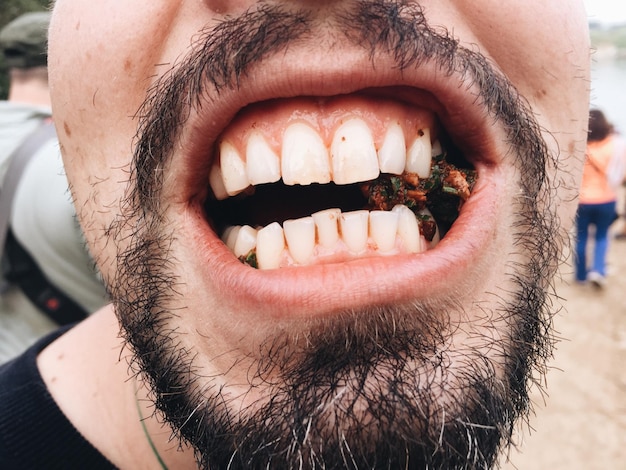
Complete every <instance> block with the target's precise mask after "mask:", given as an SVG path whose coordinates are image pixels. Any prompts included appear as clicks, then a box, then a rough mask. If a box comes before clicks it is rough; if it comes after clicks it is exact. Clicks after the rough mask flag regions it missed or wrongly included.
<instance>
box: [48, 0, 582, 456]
mask: <svg viewBox="0 0 626 470" xmlns="http://www.w3.org/2000/svg"><path fill="white" fill-rule="evenodd" d="M79 3H80V2H74V1H72V0H59V1H57V3H56V6H55V15H54V20H53V25H52V29H51V36H50V41H51V42H50V57H51V59H50V71H51V82H52V84H53V106H54V109H55V113H56V116H57V125H58V126H60V128H61V132H60V134H61V135H60V140H61V144H62V147H63V153H64V158H65V161H66V166H67V172H68V177H69V179H70V181H71V183H72V192H73V196H74V198H75V201H76V203H77V209H78V212H79V214H80V220H81V224H82V226H83V228H84V230H85V233H86V236H87V239H88V241H89V243H90V247H91V249H92V251H93V253H94V255H95V258H96V260H97V263H98V266H99V267H100V268H101V270H102V272H103V276H104V278H105V280H106V282H107V285H108V287H109V290H110V291H111V294H112V298H113V304H114V308H115V315H116V317H115V318H117V321H119V324H120V326H121V330H120V336H121V337H122V338H123V339H124V341H125V343H124V344H125V347H124V349H123V352H122V353H119V340H118V339H117V332H116V331H115V330H116V322H115V319H114V317H113V310H112V309H111V308H108V309H105V310H103V311H102V312H100V313H98V314H97V315H96V316H95V318H94V319H93V320H90V321H89V322H87V324H85V325H81V326H80V327H79V328H77V329H76V330H73V331H72V332H70V333H69V334H68V335H66V336H64V337H62V338H61V339H60V340H59V341H57V342H55V343H54V344H53V345H51V346H50V347H49V348H48V349H46V350H45V351H44V352H43V353H42V355H41V356H40V359H39V364H40V368H41V370H42V375H43V376H44V379H45V380H46V383H47V384H48V386H49V388H50V390H51V393H52V395H53V396H54V397H55V399H56V400H57V402H59V405H60V406H61V408H62V409H63V411H64V412H66V414H67V415H68V417H70V419H71V421H72V422H73V423H74V424H75V425H76V426H77V427H78V428H79V429H80V430H82V431H83V432H84V435H86V437H87V438H88V439H89V440H90V441H91V442H92V443H93V444H94V445H95V446H96V447H97V448H98V449H99V450H100V451H101V452H103V453H104V454H105V455H106V456H107V457H109V458H110V459H111V460H112V461H113V462H114V463H116V464H117V465H118V466H121V467H124V466H129V465H130V464H131V463H132V462H135V463H136V462H137V461H142V458H145V459H148V458H153V457H151V456H150V451H149V449H147V448H146V444H145V442H144V441H143V440H142V439H143V438H144V436H143V435H142V431H141V429H140V428H139V426H138V425H137V421H138V419H137V415H136V412H135V413H132V412H130V410H131V409H132V405H133V404H134V401H133V398H134V396H135V390H136V387H139V390H140V392H139V393H140V394H141V397H142V401H141V403H142V404H145V403H148V405H147V406H146V408H145V409H144V413H143V415H144V416H146V415H148V414H150V413H151V411H153V412H154V413H153V414H151V415H150V416H151V418H150V419H149V420H148V427H149V429H150V432H154V433H155V434H156V435H158V436H159V437H160V440H159V443H158V444H157V447H158V449H159V451H160V453H162V454H163V455H164V458H165V459H166V461H168V463H170V465H173V464H176V465H177V467H176V468H183V467H182V465H183V464H192V462H190V460H189V459H190V458H191V457H192V454H193V457H195V459H196V460H197V463H198V465H200V466H202V467H203V468H268V467H271V468H404V467H407V468H488V467H490V466H492V465H493V464H494V462H495V461H496V458H497V455H498V451H499V450H501V449H502V448H504V447H506V446H507V445H508V444H509V440H510V438H511V433H512V431H513V429H514V425H515V423H516V422H517V420H518V419H519V418H520V417H523V416H525V415H526V413H527V412H528V407H529V403H528V393H527V392H528V391H527V388H528V385H529V382H531V381H532V379H533V378H534V377H535V375H534V374H536V373H537V372H541V371H542V370H543V369H542V368H543V364H544V361H545V359H546V358H547V357H548V356H549V355H550V352H551V337H550V326H551V323H550V322H551V315H552V314H553V312H554V309H555V308H557V306H555V305H554V304H553V302H554V299H553V297H552V296H551V295H550V293H551V279H552V277H553V275H554V273H555V271H556V267H557V265H558V262H559V261H560V260H561V259H562V250H563V248H564V244H565V242H566V237H567V229H568V228H569V224H570V223H571V217H572V210H573V209H574V204H573V201H574V199H575V196H574V193H575V189H574V188H575V187H576V184H577V181H578V177H579V172H580V168H579V167H580V159H581V156H582V154H583V153H582V152H583V149H584V140H585V139H584V138H585V125H586V123H585V121H584V119H585V117H586V115H587V101H586V100H587V84H586V81H585V78H586V77H587V74H588V69H587V67H588V65H587V60H588V52H587V50H586V49H585V48H586V47H587V44H586V39H585V37H586V36H585V29H584V15H583V13H582V10H581V8H580V5H578V4H575V5H574V3H575V2H554V3H559V4H560V5H552V4H551V5H549V6H546V5H544V4H543V3H542V2H531V3H532V5H528V4H525V6H524V7H521V6H515V5H514V4H513V2H509V3H507V4H506V5H500V4H499V3H498V4H497V3H496V2H491V1H484V2H479V4H477V5H474V6H473V7H472V8H470V7H469V6H468V5H466V4H464V3H463V2H460V1H459V2H454V1H451V2H420V3H419V4H417V3H414V2H384V1H374V2H366V1H357V2H354V1H346V2H323V4H322V5H321V6H316V5H313V4H309V3H308V2H295V4H294V3H293V2H260V3H256V2H232V3H230V2H228V3H226V4H222V3H221V2H211V1H207V2H204V3H203V4H201V5H198V4H197V3H194V4H193V5H192V4H191V3H192V2H181V4H180V5H178V6H173V5H171V4H168V3H167V2H150V4H147V3H146V2H143V4H142V5H137V6H136V7H135V8H137V10H132V9H129V10H128V11H125V9H122V8H120V7H113V5H108V8H110V9H112V10H114V11H115V8H119V11H117V12H116V14H117V15H120V16H123V17H124V19H118V23H117V24H116V23H115V22H114V21H113V19H111V22H110V24H108V25H107V26H101V28H102V32H103V36H100V37H97V38H94V37H93V36H92V35H91V33H88V31H91V30H92V28H91V27H90V26H93V25H92V24H91V23H92V22H93V23H96V19H97V18H98V12H91V11H90V12H88V11H87V10H86V9H85V7H84V6H81V5H79ZM108 3H111V2H104V4H108ZM140 3H142V2H140ZM566 4H567V5H568V7H567V8H571V10H572V12H571V15H566V16H567V17H568V18H571V19H569V20H567V19H563V16H564V15H562V14H561V12H559V8H558V6H560V7H564V6H565V5H566ZM141 7H145V8H141ZM90 8H91V7H90ZM98 8H100V7H98ZM102 8H107V6H106V5H105V6H102ZM139 10H142V11H141V14H140V12H139ZM532 10H537V11H538V12H539V15H538V16H539V17H540V18H541V21H538V22H535V18H534V16H533V17H532V18H531V15H530V13H528V11H532ZM224 13H226V14H224ZM513 15H515V16H516V17H517V18H518V22H517V25H516V26H508V25H509V24H510V23H509V22H508V21H507V18H509V17H512V16H513ZM145 17H148V18H150V21H147V22H146V23H145V24H144V23H143V22H142V21H141V20H139V18H145ZM550 20H554V21H555V22H557V20H558V25H559V28H560V31H559V34H554V35H552V34H551V32H550V28H549V27H547V23H548V22H549V21H550ZM535 23H539V24H535ZM131 25H133V27H132V28H131V27H130V26H131ZM138 25H141V26H138ZM502 25H507V26H502ZM501 28H504V29H506V30H507V33H506V35H505V37H504V39H503V38H502V37H501V36H502V35H503V34H504V33H503V32H502V30H501ZM534 28H537V29H534ZM540 35H545V37H544V38H543V39H544V40H543V41H540V40H539V36H540ZM111 37H117V38H118V39H119V41H121V43H124V40H126V41H127V43H124V44H126V46H116V45H114V44H113V42H112V41H107V39H108V38H111ZM496 38H497V39H496ZM522 38H526V42H525V41H524V40H523V39H522ZM148 40H149V41H151V43H152V45H153V46H154V47H150V48H145V49H146V50H145V53H144V47H145V46H141V49H140V48H139V47H138V48H137V49H135V48H133V47H132V46H133V45H135V46H136V45H138V44H142V43H143V41H148ZM551 41H553V42H555V46H554V48H553V50H554V54H555V55H554V56H552V55H550V53H549V52H548V51H546V50H545V48H544V47H543V46H541V45H540V44H545V43H549V42H551ZM79 43H88V44H90V45H91V46H92V47H90V48H89V50H88V52H87V53H86V54H87V58H86V60H87V62H88V63H90V64H93V65H94V67H100V69H102V68H105V67H106V68H107V73H108V75H107V76H108V77H109V78H108V79H107V80H104V79H103V78H102V77H99V76H97V75H89V76H87V77H84V78H82V79H81V82H80V83H75V81H74V79H72V78H71V76H70V70H71V66H72V64H74V61H76V60H78V56H79V55H80V54H79V52H78V51H76V46H74V47H71V46H70V44H79ZM115 43H116V44H118V43H117V41H116V42H115ZM320 43H321V44H320ZM520 43H522V44H524V45H520ZM117 48H121V49H122V50H118V49H117ZM61 50H68V51H70V52H69V53H61V52H60V51H61ZM95 51H98V54H96V52H95ZM542 54H543V55H542ZM102 56H106V57H109V56H110V57H112V61H111V62H107V61H103V62H102V63H100V61H101V60H102V59H101V57H102ZM81 57H82V56H81ZM339 59H341V62H342V63H341V64H339V65H338V64H337V62H338V60H339ZM523 61H526V62H527V63H528V66H526V67H519V65H518V62H523ZM104 63H106V66H105V65H103V64H104ZM155 64H157V65H155ZM164 64H166V65H164ZM549 67H552V69H551V70H550V72H549V73H548V72H546V69H547V68H549ZM520 68H521V69H523V71H522V70H520ZM89 79H92V80H91V81H90V80H89ZM356 93H359V95H360V96H363V97H364V98H363V99H364V101H365V102H367V103H368V105H369V106H372V107H375V106H376V102H377V101H378V100H387V99H390V98H391V97H393V98H394V99H398V100H400V101H406V102H407V103H410V104H412V105H415V106H419V107H422V106H423V107H426V108H428V109H431V110H432V111H433V112H435V113H436V114H437V116H438V119H440V120H441V122H442V124H443V127H444V128H445V129H446V131H447V132H448V133H449V134H450V135H451V139H452V140H453V141H454V143H455V145H456V146H458V147H459V148H461V149H462V151H463V152H464V154H465V157H466V158H467V159H468V160H470V161H471V163H472V165H473V166H474V167H475V168H476V169H477V171H478V175H479V177H478V182H477V186H476V188H475V191H474V194H473V195H472V196H471V197H470V200H469V201H468V203H467V205H466V206H465V207H464V208H463V210H462V211H461V215H460V216H459V219H458V220H457V222H456V223H455V224H454V226H453V228H452V229H451V230H450V232H449V233H448V234H447V235H446V237H445V239H444V241H443V242H442V243H441V245H440V247H437V248H436V249H434V250H432V251H429V252H425V253H420V254H417V255H411V256H406V255H405V256H400V255H399V256H394V257H382V256H377V257H372V258H367V259H356V260H354V261H353V262H350V263H337V264H328V265H324V264H322V265H321V266H314V267H306V268H297V267H296V268H286V269H279V270H276V271H274V272H266V273H264V272H262V271H255V270H253V269H251V268H249V267H246V266H243V265H241V263H239V261H237V260H236V259H235V258H234V256H233V255H232V253H230V252H229V251H228V250H227V249H226V248H225V247H224V245H223V243H221V241H219V238H218V235H217V234H215V233H213V231H212V229H211V227H212V221H211V214H210V213H206V212H205V210H204V207H205V206H204V202H205V200H206V198H207V197H209V196H208V193H209V190H208V184H207V181H208V173H209V168H210V163H211V159H212V158H215V157H214V156H213V153H214V150H213V149H214V143H215V141H216V140H217V139H218V137H219V135H220V134H221V133H222V131H223V130H224V129H225V128H226V127H227V126H228V122H229V120H230V119H231V118H232V117H234V116H235V115H236V113H238V112H240V110H245V109H246V108H247V106H248V105H249V104H251V103H262V102H263V101H268V100H272V99H276V98H281V99H286V100H288V99H289V98H296V97H298V96H324V97H332V96H339V95H349V94H356ZM572 96H577V97H578V98H579V99H571V97H572ZM295 102H296V100H295V99H294V103H295ZM70 104H71V109H70ZM256 109H260V110H261V111H255V112H256V113H258V119H259V120H262V119H263V112H262V106H257V107H256ZM564 116H566V117H564ZM59 123H61V124H59ZM131 151H132V152H131ZM131 153H132V157H131ZM294 191H297V188H294ZM276 204H277V205H279V204H280V201H277V202H276ZM94 325H99V326H100V327H101V328H100V329H99V328H98V327H96V326H94ZM103 325H106V327H104V326H103ZM98 330H99V331H101V332H102V333H100V334H101V336H100V338H99V339H98V341H94V342H92V343H90V342H89V339H88V338H89V335H91V334H95V332H96V331H98ZM77 345H80V346H81V347H82V348H83V349H81V350H84V351H85V357H89V358H90V359H91V360H92V362H91V364H99V365H100V366H102V365H104V364H107V361H109V360H111V358H112V357H115V358H117V357H120V354H121V355H122V357H123V358H124V359H128V360H129V361H130V362H131V370H132V372H133V373H134V375H133V379H132V380H131V381H129V380H127V379H126V380H125V377H127V376H126V374H127V372H128V371H127V370H126V365H125V364H126V362H125V361H124V360H123V361H121V364H122V365H121V366H120V365H112V364H110V363H108V364H109V365H106V366H104V367H101V368H100V369H99V372H100V373H101V374H103V377H107V376H108V377H109V378H110V379H111V380H113V381H114V382H119V383H124V386H123V387H121V388H120V389H119V390H118V391H112V390H110V387H107V386H106V385H105V384H104V382H105V381H104V380H103V379H100V381H101V382H102V384H101V385H99V386H95V387H94V389H89V386H88V385H81V386H79V389H80V390H79V391H80V392H83V393H90V392H91V396H95V395H97V396H98V398H97V399H96V400H95V402H96V403H98V404H101V405H105V406H106V409H113V410H117V411H113V412H112V413H111V416H112V417H109V418H108V419H105V420H104V421H103V422H104V423H105V424H107V425H105V426H100V427H95V426H94V425H93V424H90V423H89V420H87V419H85V416H91V417H92V418H95V417H96V416H98V415H99V414H101V413H102V412H98V411H96V409H102V407H101V406H96V405H95V404H94V405H91V404H89V403H87V404H85V403H83V404H81V405H80V406H82V407H85V409H82V410H77V409H76V406H77V405H74V404H72V403H70V400H69V399H68V396H69V395H71V394H72V393H73V394H76V390H74V389H73V388H71V387H70V386H69V385H67V384H68V383H69V381H67V382H66V381H64V380H63V379H62V378H60V377H62V376H64V375H65V376H71V375H73V374H78V376H82V377H93V376H94V371H93V367H91V366H90V365H86V364H90V363H89V361H86V362H85V363H84V364H83V365H82V366H81V367H80V369H76V368H72V367H70V365H72V364H71V363H70V364H69V365H68V362H67V361H66V362H63V363H61V361H60V360H59V357H61V356H63V353H64V352H66V353H67V354H68V355H69V354H70V353H69V351H71V350H72V349H71V348H75V347H76V346H77ZM105 350H106V354H105V353H100V352H99V351H105ZM131 354H132V356H131ZM70 361H75V360H74V359H70ZM73 365H75V364H73ZM78 371H79V372H78ZM135 380H136V381H137V384H135ZM85 382H86V383H88V382H89V381H88V380H86V381H85ZM94 390H95V391H94ZM144 397H147V399H149V400H151V401H153V402H154V404H155V408H154V409H152V408H151V406H150V405H149V403H150V401H148V400H147V399H146V400H144V399H143V398H144ZM94 414H95V416H94ZM116 415H118V416H119V415H124V417H117V418H116V417H115V416H116ZM159 422H163V423H164V424H163V429H162V430H160V429H159V427H158V423H159ZM129 423H135V424H134V426H132V425H129ZM124 424H126V425H127V426H126V427H122V426H123V425H124ZM116 428H120V429H128V431H127V434H128V436H131V437H130V439H131V440H134V441H136V442H138V443H139V444H137V446H136V447H134V448H135V449H136V452H135V453H134V455H132V454H133V453H132V452H130V451H129V450H128V447H127V448H125V447H124V446H123V445H122V444H121V443H120V441H121V437H120V438H117V437H115V436H111V434H112V433H114V432H115V431H109V432H107V429H110V430H114V429H116ZM170 433H171V434H172V436H173V437H174V440H173V441H172V442H168V441H167V437H165V438H163V436H169V434H170ZM178 440H180V442H181V445H180V447H181V449H182V450H183V452H177V450H178V447H179V446H178V445H177V444H176V442H178ZM146 455H147V456H148V457H146ZM150 462H152V461H151V460H150ZM229 466H230V467H229Z"/></svg>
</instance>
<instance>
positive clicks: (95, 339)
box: [38, 306, 196, 469]
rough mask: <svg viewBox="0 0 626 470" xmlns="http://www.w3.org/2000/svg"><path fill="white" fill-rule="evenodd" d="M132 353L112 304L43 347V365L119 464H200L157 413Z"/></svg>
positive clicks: (64, 405) (74, 416) (56, 389)
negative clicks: (133, 365)
mask: <svg viewBox="0 0 626 470" xmlns="http://www.w3.org/2000/svg"><path fill="white" fill-rule="evenodd" d="M76 351H80V354H77V353H76ZM128 354H130V352H129V350H128V349H126V348H122V345H121V341H120V339H119V325H118V323H117V321H116V318H115V315H114V313H113V309H112V307H111V306H108V307H105V308H104V309H102V310H101V311H99V312H98V313H96V314H94V315H92V316H91V317H89V318H88V319H87V320H86V321H84V322H82V323H81V324H80V325H78V326H77V327H75V328H73V329H72V330H70V331H69V332H68V333H66V334H65V335H63V336H62V337H61V338H59V339H58V340H56V341H55V342H54V343H52V344H51V345H50V346H48V347H47V348H46V349H45V350H44V351H42V352H41V354H40V355H39V358H38V365H39V369H40V371H41V374H42V376H43V378H44V382H45V383H46V385H47V387H48V389H49V391H50V393H51V395H52V396H53V397H54V399H55V401H56V402H57V404H58V405H59V407H60V408H61V410H62V411H63V413H64V414H65V415H66V417H67V418H68V419H69V420H70V422H71V423H72V424H73V425H74V426H75V427H76V429H77V430H78V431H80V432H81V434H82V435H83V436H85V438H86V439H87V440H88V441H89V442H90V443H91V444H92V445H93V446H94V447H96V448H97V449H98V450H99V451H100V452H101V453H102V454H103V455H104V456H105V457H107V458H108V459H109V460H110V461H111V462H112V463H113V464H114V465H115V466H117V467H118V468H146V467H147V468H161V464H160V462H159V458H161V459H162V460H163V463H164V465H165V466H166V467H167V468H176V469H187V468H189V469H194V468H196V465H195V460H194V457H193V451H192V450H191V449H189V448H187V447H185V446H179V444H178V442H177V441H176V440H171V436H172V430H171V429H170V428H169V427H168V426H166V425H163V424H162V423H161V422H160V421H159V420H158V419H157V417H156V416H155V413H154V406H153V404H152V402H151V401H150V400H149V398H148V393H147V390H146V387H145V386H144V385H143V383H142V382H140V381H139V380H138V379H137V378H136V377H135V376H134V375H132V372H131V371H130V370H129V366H128V360H127V356H128ZM81 397H82V398H81ZM144 426H145V428H144Z"/></svg>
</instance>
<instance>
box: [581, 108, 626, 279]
mask: <svg viewBox="0 0 626 470" xmlns="http://www.w3.org/2000/svg"><path fill="white" fill-rule="evenodd" d="M625 155H626V145H625V144H624V141H623V140H622V139H621V138H620V137H619V135H618V134H616V133H615V132H614V128H613V125H612V124H611V123H610V122H609V121H608V120H607V118H606V116H605V115H604V113H603V112H602V111H600V110H597V109H592V110H591V111H590V112H589V133H588V136H587V155H586V159H585V166H584V168H583V177H582V184H581V188H580V200H579V205H578V214H577V219H576V220H577V223H576V227H577V230H576V235H577V237H576V281H577V282H579V283H585V282H587V281H589V282H591V283H592V284H593V285H594V286H595V287H603V286H604V283H605V278H606V253H607V250H608V245H609V238H608V231H609V227H610V226H611V224H612V223H613V222H614V221H615V220H616V218H617V210H616V204H617V203H616V201H617V186H619V184H620V183H621V181H622V180H623V174H624V170H623V168H624V161H625V159H626V156H625ZM591 227H593V228H594V232H593V237H594V240H593V241H594V246H593V256H592V257H591V263H590V264H589V263H588V262H587V261H588V257H587V253H586V252H587V243H588V240H589V234H590V228H591Z"/></svg>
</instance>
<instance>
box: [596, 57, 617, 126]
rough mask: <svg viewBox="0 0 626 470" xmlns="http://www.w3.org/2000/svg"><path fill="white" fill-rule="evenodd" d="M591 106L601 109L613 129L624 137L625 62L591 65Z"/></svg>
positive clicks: (604, 62)
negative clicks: (612, 125) (613, 126)
mask: <svg viewBox="0 0 626 470" xmlns="http://www.w3.org/2000/svg"><path fill="white" fill-rule="evenodd" d="M591 106H592V107H595V108H599V109H601V110H602V111H603V112H604V114H605V115H606V116H607V118H608V119H609V120H610V121H611V122H612V123H613V124H614V125H615V128H616V129H617V130H618V131H619V132H620V133H621V134H622V135H626V60H616V61H602V62H597V63H594V64H593V65H592V70H591Z"/></svg>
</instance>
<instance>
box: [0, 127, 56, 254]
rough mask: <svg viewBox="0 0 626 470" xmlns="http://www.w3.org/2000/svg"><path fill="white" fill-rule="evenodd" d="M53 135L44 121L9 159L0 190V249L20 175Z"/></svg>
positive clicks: (6, 230)
mask: <svg viewBox="0 0 626 470" xmlns="http://www.w3.org/2000/svg"><path fill="white" fill-rule="evenodd" d="M54 135H55V130H54V125H53V124H52V122H50V121H44V122H43V123H42V124H41V125H40V126H39V127H38V128H37V129H35V131H34V132H33V133H32V134H31V135H29V136H28V137H27V138H26V139H25V140H24V141H23V142H22V143H21V144H20V145H19V147H18V148H17V149H15V151H14V152H13V153H12V154H11V156H10V157H9V167H8V168H7V172H6V174H5V175H4V181H3V183H2V190H1V191H0V248H4V245H5V241H6V238H7V232H8V230H9V221H10V219H11V206H12V205H13V197H14V196H15V191H16V190H17V186H18V184H19V182H20V178H21V176H22V173H23V172H24V169H25V168H26V165H28V162H29V161H30V160H31V158H32V157H33V156H34V155H35V154H36V153H37V150H39V147H41V146H42V145H43V144H44V143H45V142H47V141H48V140H50V139H51V138H53V137H54Z"/></svg>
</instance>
